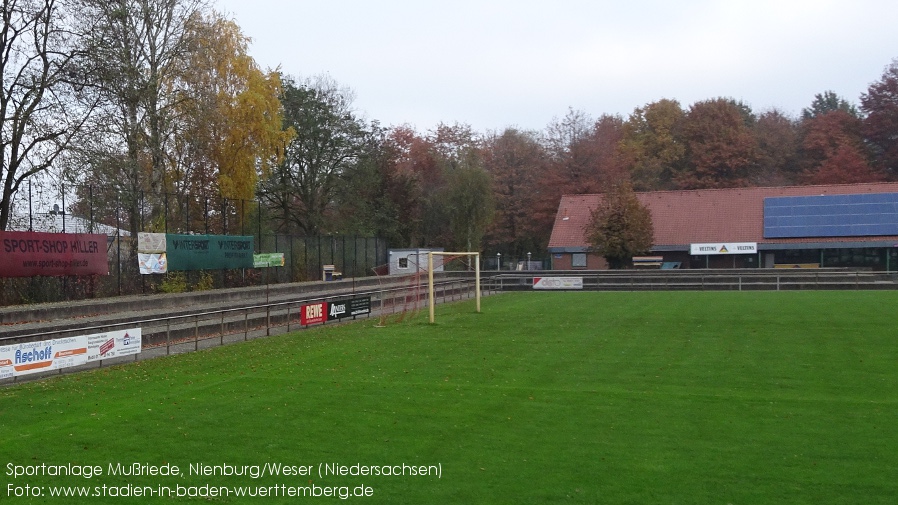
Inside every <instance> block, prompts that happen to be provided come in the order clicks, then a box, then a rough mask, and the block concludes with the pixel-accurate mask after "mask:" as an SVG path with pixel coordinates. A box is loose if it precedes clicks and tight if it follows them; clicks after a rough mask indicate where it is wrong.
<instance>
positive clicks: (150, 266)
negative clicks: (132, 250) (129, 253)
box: [137, 253, 168, 275]
mask: <svg viewBox="0 0 898 505" xmlns="http://www.w3.org/2000/svg"><path fill="white" fill-rule="evenodd" d="M137 266H138V267H140V273H141V274H143V275H148V274H164V273H166V272H168V258H166V256H165V253H159V254H156V253H137Z"/></svg>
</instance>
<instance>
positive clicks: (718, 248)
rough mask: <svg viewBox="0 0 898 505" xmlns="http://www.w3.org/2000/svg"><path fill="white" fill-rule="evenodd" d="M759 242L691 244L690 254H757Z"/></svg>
mask: <svg viewBox="0 0 898 505" xmlns="http://www.w3.org/2000/svg"><path fill="white" fill-rule="evenodd" d="M757 253H758V243H757V242H714V243H712V244H689V254H691V255H693V256H701V255H707V254H757Z"/></svg>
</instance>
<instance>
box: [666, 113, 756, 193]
mask: <svg viewBox="0 0 898 505" xmlns="http://www.w3.org/2000/svg"><path fill="white" fill-rule="evenodd" d="M745 111H746V107H745V106H744V105H743V104H740V103H737V102H735V101H733V100H731V99H726V98H717V99H713V100H707V101H704V102H697V103H695V104H693V105H692V107H690V109H689V113H688V114H687V115H686V118H685V119H684V121H683V130H682V131H683V140H684V142H685V144H686V163H685V164H684V166H683V167H682V168H681V169H680V170H678V171H677V173H676V174H675V176H674V178H675V181H676V183H677V185H678V186H679V187H680V188H682V189H701V188H732V187H741V186H748V185H749V184H750V181H751V178H752V176H753V175H754V174H753V169H754V168H755V167H756V166H757V155H758V152H757V141H756V139H755V136H754V135H753V134H752V125H751V124H747V120H750V119H751V116H747V115H746V112H745Z"/></svg>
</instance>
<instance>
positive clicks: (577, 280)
mask: <svg viewBox="0 0 898 505" xmlns="http://www.w3.org/2000/svg"><path fill="white" fill-rule="evenodd" d="M533 289H583V277H534V278H533Z"/></svg>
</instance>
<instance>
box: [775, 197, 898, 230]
mask: <svg viewBox="0 0 898 505" xmlns="http://www.w3.org/2000/svg"><path fill="white" fill-rule="evenodd" d="M879 235H898V193H871V194H855V195H820V196H786V197H774V198H765V199H764V237H765V238H806V237H865V236H879Z"/></svg>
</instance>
